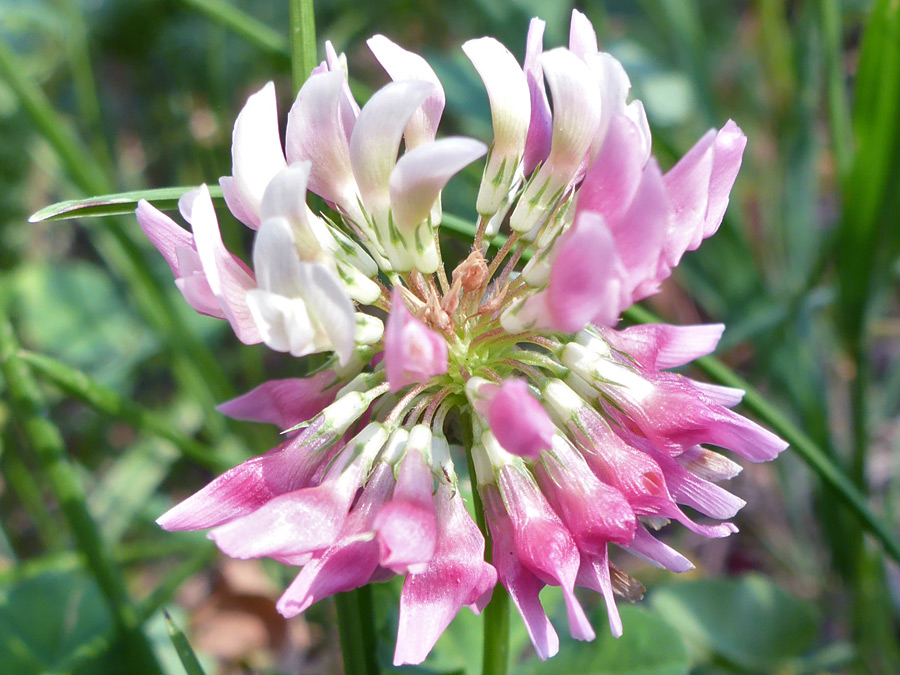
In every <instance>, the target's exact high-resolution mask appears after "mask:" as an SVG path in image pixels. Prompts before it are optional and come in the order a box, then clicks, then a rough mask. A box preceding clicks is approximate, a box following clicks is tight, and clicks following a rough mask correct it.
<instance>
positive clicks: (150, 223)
mask: <svg viewBox="0 0 900 675" xmlns="http://www.w3.org/2000/svg"><path fill="white" fill-rule="evenodd" d="M134 214H135V216H137V221H138V225H140V226H141V229H142V230H143V231H144V234H146V235H147V239H149V240H150V243H152V244H153V245H154V246H155V247H156V249H157V250H158V251H159V252H160V253H162V257H163V258H165V259H166V262H167V263H168V264H169V269H171V270H172V274H174V275H175V277H176V278H177V277H179V276H182V274H181V273H180V272H179V269H178V249H180V248H187V249H190V250H192V251H193V250H195V247H194V237H193V236H191V233H190V232H188V231H187V230H185V229H184V228H183V227H181V226H179V225H178V223H176V222H175V221H174V220H172V219H171V218H169V216H167V215H166V214H165V213H163V212H162V211H160V210H159V209H158V208H156V207H155V206H153V204H151V203H150V202H148V201H147V200H146V199H142V200H140V201H139V202H138V205H137V209H135V212H134Z"/></svg>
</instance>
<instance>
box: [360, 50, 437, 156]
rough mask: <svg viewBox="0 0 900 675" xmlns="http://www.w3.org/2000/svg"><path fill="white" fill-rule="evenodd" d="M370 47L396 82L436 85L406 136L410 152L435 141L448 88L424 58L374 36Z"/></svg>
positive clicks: (414, 114) (410, 124)
mask: <svg viewBox="0 0 900 675" xmlns="http://www.w3.org/2000/svg"><path fill="white" fill-rule="evenodd" d="M366 44H368V45H369V49H371V50H372V53H373V54H374V55H375V58H376V59H378V62H379V63H380V64H381V65H382V67H383V68H384V69H385V70H386V71H387V73H388V75H390V76H391V79H392V80H394V82H399V81H401V80H419V81H421V82H430V83H431V84H433V85H434V89H433V90H432V92H431V93H430V94H429V95H428V98H426V99H425V101H424V102H423V103H422V105H421V107H420V108H419V109H418V110H416V112H414V113H413V115H412V117H410V118H409V122H408V123H407V125H406V129H405V130H404V132H403V136H404V139H405V140H406V150H407V151H409V150H412V149H413V148H416V147H418V146H420V145H422V144H423V143H428V142H430V141H433V140H434V136H435V134H436V133H437V128H438V124H439V123H440V121H441V115H442V114H443V112H444V104H445V102H446V97H445V95H444V88H443V87H442V86H441V81H440V80H439V79H438V76H437V75H436V74H435V72H434V70H433V69H432V68H431V66H429V65H428V62H427V61H426V60H425V59H423V58H422V57H421V56H419V55H418V54H415V53H413V52H410V51H407V50H405V49H403V47H400V46H399V45H397V44H395V43H393V42H391V41H390V40H389V39H388V38H386V37H385V36H384V35H374V36H372V37H370V38H369V39H368V41H367V42H366Z"/></svg>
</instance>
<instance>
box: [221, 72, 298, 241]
mask: <svg viewBox="0 0 900 675" xmlns="http://www.w3.org/2000/svg"><path fill="white" fill-rule="evenodd" d="M231 158H232V174H233V175H234V185H235V187H236V188H237V193H238V195H239V196H240V200H241V204H242V205H243V208H244V210H245V211H244V214H245V215H246V216H247V217H249V218H250V219H251V222H253V223H254V224H258V222H259V220H258V218H259V215H258V214H259V205H260V202H261V201H262V197H263V193H264V192H265V190H266V186H267V185H268V184H269V181H270V180H272V178H273V177H274V176H275V174H276V173H278V172H279V171H281V170H282V169H283V168H284V167H285V166H287V164H286V162H285V160H284V151H283V150H282V149H281V134H280V132H279V131H278V109H277V106H276V102H275V85H274V84H273V83H272V82H269V83H268V84H266V86H264V87H263V88H262V89H260V90H259V91H258V92H256V93H255V94H253V95H252V96H251V97H250V98H249V99H247V103H246V104H245V105H244V108H243V109H242V110H241V112H240V114H239V115H238V118H237V121H236V122H235V123H234V135H233V138H232V144H231Z"/></svg>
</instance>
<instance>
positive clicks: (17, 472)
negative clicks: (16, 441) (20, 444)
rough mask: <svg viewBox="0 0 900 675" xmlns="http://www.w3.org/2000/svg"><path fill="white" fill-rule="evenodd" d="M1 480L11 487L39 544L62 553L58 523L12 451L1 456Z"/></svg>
mask: <svg viewBox="0 0 900 675" xmlns="http://www.w3.org/2000/svg"><path fill="white" fill-rule="evenodd" d="M2 459H3V480H4V482H5V483H6V484H7V485H9V486H10V487H12V489H13V492H14V493H15V494H16V496H17V497H18V498H19V501H20V502H21V503H22V506H23V507H24V508H25V511H26V512H27V513H28V515H29V516H30V517H31V522H32V523H33V524H34V528H35V530H36V531H37V534H38V538H39V539H40V540H41V543H42V544H43V545H44V547H45V548H46V549H47V550H49V551H62V550H64V549H65V547H66V538H65V535H64V532H63V530H62V528H61V526H60V524H59V522H58V521H57V520H56V519H55V518H54V517H53V515H52V514H51V513H50V509H48V508H47V504H46V503H45V501H44V495H43V494H42V493H41V488H40V486H39V485H38V484H37V481H36V480H35V479H34V476H32V475H31V472H30V471H29V470H28V467H27V466H25V462H23V461H22V458H21V457H20V456H19V453H18V452H16V451H15V450H14V449H9V450H8V451H7V452H6V453H4V455H3V458H2Z"/></svg>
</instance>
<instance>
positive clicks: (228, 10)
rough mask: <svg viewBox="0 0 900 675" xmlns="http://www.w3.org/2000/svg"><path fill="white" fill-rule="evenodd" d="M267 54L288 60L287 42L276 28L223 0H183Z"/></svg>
mask: <svg viewBox="0 0 900 675" xmlns="http://www.w3.org/2000/svg"><path fill="white" fill-rule="evenodd" d="M182 2H184V3H185V4H186V5H190V6H191V7H194V8H195V9H197V10H199V11H201V12H203V13H204V14H206V15H207V16H208V17H209V18H211V19H213V20H215V21H217V22H218V23H220V24H222V25H223V26H225V27H227V28H229V29H230V30H233V31H234V32H235V33H237V34H238V35H240V36H241V37H243V38H246V39H247V40H248V41H250V42H252V43H253V44H255V45H257V46H258V47H262V48H263V49H264V50H266V51H267V52H270V53H272V54H275V55H276V56H282V57H285V58H288V57H289V56H290V51H289V50H288V44H287V40H285V39H284V36H283V35H282V34H281V33H279V32H278V31H277V30H275V29H274V28H269V26H267V25H266V24H264V23H263V22H262V21H260V20H258V19H257V18H256V17H253V16H251V15H249V14H247V13H246V12H244V11H242V10H240V9H238V8H237V7H235V6H234V5H232V4H230V3H227V2H223V0H182Z"/></svg>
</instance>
